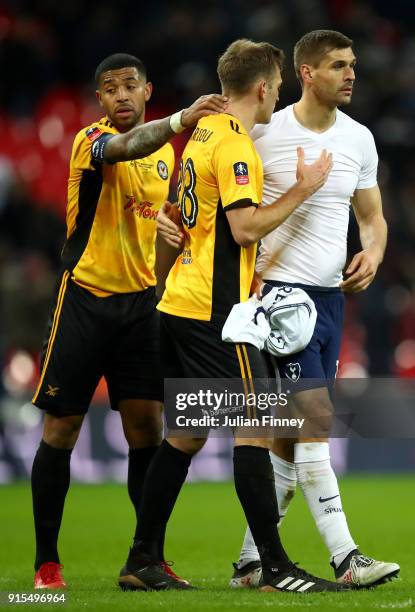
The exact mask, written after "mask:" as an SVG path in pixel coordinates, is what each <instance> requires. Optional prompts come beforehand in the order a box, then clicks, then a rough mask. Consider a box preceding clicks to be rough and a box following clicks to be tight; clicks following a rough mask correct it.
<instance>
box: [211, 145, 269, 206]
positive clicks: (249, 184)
mask: <svg viewBox="0 0 415 612" xmlns="http://www.w3.org/2000/svg"><path fill="white" fill-rule="evenodd" d="M258 163H259V160H258V157H257V155H256V153H255V150H254V147H253V144H252V142H251V140H250V139H249V138H248V137H245V138H244V137H242V136H241V137H238V140H235V139H225V138H224V139H223V140H222V141H220V142H219V144H218V146H217V148H216V151H215V155H214V158H213V165H214V172H215V176H216V179H217V182H218V189H219V194H220V198H221V202H222V206H223V208H224V209H225V210H230V209H232V208H242V207H245V206H258V204H259V203H260V200H261V197H260V193H261V186H260V185H257V165H258Z"/></svg>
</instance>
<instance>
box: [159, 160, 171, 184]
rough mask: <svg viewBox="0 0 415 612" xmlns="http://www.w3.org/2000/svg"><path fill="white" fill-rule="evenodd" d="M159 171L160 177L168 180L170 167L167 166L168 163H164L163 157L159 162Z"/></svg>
mask: <svg viewBox="0 0 415 612" xmlns="http://www.w3.org/2000/svg"><path fill="white" fill-rule="evenodd" d="M157 172H158V173H159V177H160V178H162V179H163V181H165V180H167V179H168V177H169V169H168V168H167V164H165V163H164V161H162V160H161V159H160V160H159V161H158V162H157Z"/></svg>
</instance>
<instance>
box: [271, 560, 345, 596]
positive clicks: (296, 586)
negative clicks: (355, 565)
mask: <svg viewBox="0 0 415 612" xmlns="http://www.w3.org/2000/svg"><path fill="white" fill-rule="evenodd" d="M260 590H261V591H269V592H273V591H284V592H286V593H322V592H323V591H350V590H351V586H350V585H348V584H339V583H337V582H330V581H329V580H324V579H323V578H317V576H313V575H312V574H309V573H308V572H306V571H305V570H303V569H301V568H300V567H297V565H296V564H295V563H290V565H289V566H287V567H285V568H283V569H278V568H266V569H264V571H263V572H262V579H261V582H260Z"/></svg>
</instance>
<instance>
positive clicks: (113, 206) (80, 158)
mask: <svg viewBox="0 0 415 612" xmlns="http://www.w3.org/2000/svg"><path fill="white" fill-rule="evenodd" d="M117 133H118V132H117V130H116V129H115V127H114V126H113V125H112V123H111V122H110V121H109V120H108V118H106V117H104V118H103V119H101V120H100V121H98V122H96V123H93V124H92V125H90V126H88V127H86V128H84V129H82V130H81V131H80V132H79V133H78V134H77V136H76V137H75V141H74V144H73V149H72V156H71V161H70V170H69V181H68V206H67V213H66V223H67V236H66V242H65V245H64V248H63V251H62V263H63V267H64V268H65V269H66V270H68V271H69V272H71V276H72V278H73V280H74V281H75V282H76V283H78V284H79V285H81V286H82V287H84V288H86V289H88V290H89V291H90V292H92V293H94V294H95V295H97V296H107V295H112V294H114V293H131V292H135V291H142V290H144V289H146V288H147V287H150V286H153V285H155V284H156V278H155V274H154V265H155V237H156V217H157V213H158V210H159V209H160V207H161V205H162V204H163V202H164V201H165V200H166V199H167V197H168V192H169V179H170V178H171V175H172V173H173V168H174V151H173V148H172V146H171V145H170V144H166V145H164V146H163V147H161V149H159V150H158V151H156V152H155V153H153V154H152V155H149V156H148V157H144V158H141V159H135V160H133V161H128V162H118V163H115V164H105V163H104V164H101V163H99V162H97V161H96V160H95V159H94V156H93V155H92V152H91V148H92V146H94V145H95V146H97V144H98V143H99V141H100V138H103V137H104V138H105V137H107V136H105V135H106V134H117Z"/></svg>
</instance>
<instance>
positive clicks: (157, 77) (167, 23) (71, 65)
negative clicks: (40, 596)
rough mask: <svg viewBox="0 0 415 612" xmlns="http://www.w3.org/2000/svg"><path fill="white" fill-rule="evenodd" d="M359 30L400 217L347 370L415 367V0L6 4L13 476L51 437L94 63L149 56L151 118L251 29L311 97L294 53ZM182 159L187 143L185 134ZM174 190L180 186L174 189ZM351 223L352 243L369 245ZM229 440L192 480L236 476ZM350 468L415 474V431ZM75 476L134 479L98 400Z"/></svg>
mask: <svg viewBox="0 0 415 612" xmlns="http://www.w3.org/2000/svg"><path fill="white" fill-rule="evenodd" d="M317 28H331V29H338V30H340V31H342V32H344V33H345V34H346V35H348V36H350V37H351V38H353V39H354V41H355V45H354V50H355V52H356V54H357V57H358V65H357V86H356V88H355V93H354V96H353V102H352V105H351V106H350V108H348V109H347V112H348V113H350V115H351V116H352V117H354V118H355V119H357V120H358V121H361V122H363V123H364V124H365V125H367V126H368V127H369V128H370V129H371V130H372V131H373V133H374V135H375V139H376V142H377V146H378V151H379V156H380V166H379V183H380V185H381V188H382V193H383V202H384V209H385V215H386V218H387V221H388V224H389V232H390V234H389V246H388V250H387V254H386V258H385V261H384V263H383V265H382V267H381V269H380V271H379V273H378V276H377V279H376V281H375V282H374V283H373V285H372V287H371V288H370V289H369V290H368V291H367V292H365V293H364V294H362V295H359V296H356V297H352V298H350V299H349V300H348V303H347V317H346V325H345V334H344V342H343V348H342V355H341V367H340V371H339V375H340V376H343V377H365V376H375V377H402V378H412V377H414V376H415V154H414V153H415V149H414V144H413V143H414V140H415V3H413V2H411V1H410V0H407V1H406V0H393V1H392V2H391V1H390V0H372V1H370V0H368V1H366V2H365V1H357V0H281V1H279V2H276V1H275V0H272V1H269V0H256V1H255V2H253V1H252V0H251V1H250V0H228V1H227V2H226V3H225V2H223V1H219V0H205V2H204V3H203V6H201V5H199V4H198V3H191V2H189V1H188V0H182V1H180V0H176V1H174V2H168V1H163V0H159V1H158V2H157V3H136V2H134V3H133V2H129V1H128V0H118V1H117V2H113V1H111V2H108V1H105V0H103V1H101V2H94V1H90V2H88V3H86V2H84V1H83V0H71V2H59V3H57V2H54V1H53V0H37V1H36V0H33V1H30V0H3V2H2V3H1V6H0V74H1V78H2V86H1V88H0V315H1V316H0V483H8V482H12V481H14V480H15V479H18V478H26V477H27V476H28V474H29V473H30V469H31V463H32V460H33V456H34V453H35V449H36V447H37V445H38V442H39V438H40V435H41V415H40V414H39V412H38V411H37V410H36V409H34V408H33V407H32V406H31V404H30V398H31V395H32V391H33V389H34V386H35V382H36V380H37V377H38V374H39V372H38V353H39V348H40V346H41V342H42V337H43V333H44V329H45V323H46V318H47V312H48V307H49V300H50V297H51V293H52V291H53V287H54V282H55V278H56V274H57V271H58V266H59V252H60V248H61V245H62V243H63V239H64V215H65V202H66V179H67V172H68V160H69V156H70V150H71V145H72V141H73V137H74V135H75V133H76V132H77V131H78V130H79V129H80V128H81V127H83V126H84V125H87V124H88V123H90V122H91V121H93V120H95V119H96V118H98V117H100V109H99V107H98V105H97V104H96V103H95V101H94V83H93V74H94V71H95V67H96V65H97V64H98V63H99V61H101V60H102V59H103V58H104V57H105V56H106V55H108V54H110V53H113V52H117V51H126V52H130V53H133V54H135V55H137V56H139V57H140V58H142V59H143V60H144V62H145V63H146V64H147V67H148V73H149V80H151V81H152V82H153V83H154V87H155V91H154V95H153V99H152V101H151V102H150V103H149V105H148V112H147V118H148V119H152V118H156V117H160V116H164V115H166V114H169V113H170V112H171V111H174V110H177V109H178V108H180V107H182V106H185V105H187V104H188V103H189V102H190V101H192V100H193V99H194V98H196V97H197V96H198V95H200V94H203V93H208V92H211V91H215V90H218V82H217V79H216V72H215V65H216V60H217V57H218V55H219V54H220V52H221V51H222V50H223V49H224V48H225V47H226V45H227V44H228V43H229V42H231V41H232V40H234V39H235V38H239V37H242V36H246V37H249V38H253V39H255V40H269V41H270V42H273V43H274V44H277V45H278V46H280V47H282V48H283V49H284V50H285V52H286V54H287V64H286V69H285V72H284V85H283V89H282V95H281V100H280V105H281V106H285V105H286V104H289V103H291V102H294V101H295V100H296V99H297V98H298V95H299V84H298V82H297V81H296V78H295V74H294V70H293V68H292V63H291V54H292V49H293V45H294V43H295V41H296V40H297V39H298V38H299V37H300V36H301V35H303V34H304V33H305V32H306V31H308V30H311V29H317ZM174 146H175V148H176V152H177V154H180V152H181V150H182V148H183V146H184V138H183V137H181V136H180V137H176V139H175V141H174ZM172 193H173V192H172ZM358 245H359V243H358V236H357V232H356V227H355V224H354V223H353V221H351V227H350V253H353V252H356V250H357V249H358V248H359V246H358ZM230 452H231V451H230V442H229V440H225V439H212V440H211V441H210V442H209V444H208V445H207V447H206V448H205V450H204V451H203V453H202V454H201V455H200V456H198V458H197V459H196V460H195V461H194V463H193V465H192V472H191V478H192V479H213V480H220V479H225V478H228V477H229V475H230ZM333 453H334V456H335V465H336V466H337V469H338V470H339V471H343V472H344V471H347V470H353V471H356V470H370V471H374V470H380V471H386V470H388V471H390V470H399V471H413V470H414V469H415V444H414V442H413V440H406V441H403V440H398V441H397V440H395V441H384V440H376V441H375V440H372V441H370V440H359V439H353V440H349V441H345V440H336V441H334V444H333ZM72 475H73V478H74V479H78V480H81V481H87V482H93V481H102V480H107V479H112V480H117V481H124V480H125V478H126V444H125V441H124V439H123V436H122V432H121V426H120V423H119V418H118V415H117V414H116V413H113V412H111V411H110V410H108V404H107V400H106V392H105V386H104V385H102V387H100V388H99V389H98V391H97V394H96V397H95V399H94V407H93V409H92V410H91V413H90V418H89V420H87V422H86V423H85V426H84V429H83V432H82V435H81V438H80V440H79V443H78V445H77V448H76V451H75V453H74V456H73V462H72Z"/></svg>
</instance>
